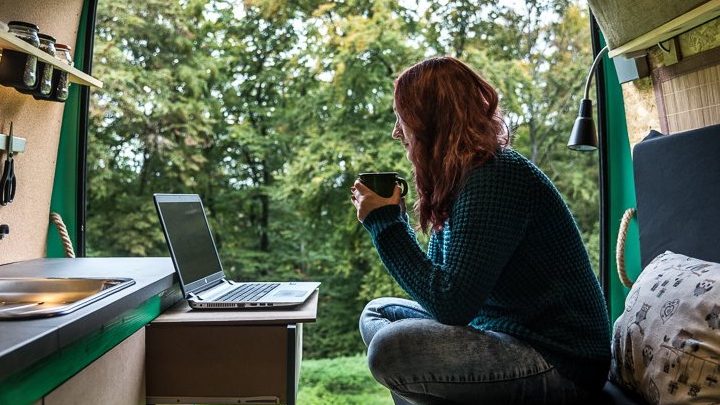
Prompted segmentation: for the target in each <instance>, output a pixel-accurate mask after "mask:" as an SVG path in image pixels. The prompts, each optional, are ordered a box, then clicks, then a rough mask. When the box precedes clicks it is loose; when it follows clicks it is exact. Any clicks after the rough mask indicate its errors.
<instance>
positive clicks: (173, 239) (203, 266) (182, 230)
mask: <svg viewBox="0 0 720 405" xmlns="http://www.w3.org/2000/svg"><path fill="white" fill-rule="evenodd" d="M172 197H174V198H172ZM172 197H171V196H168V198H162V197H160V196H156V201H157V207H158V211H159V214H160V217H161V221H162V222H163V226H164V228H165V237H166V238H167V242H168V245H169V247H170V250H171V253H172V255H173V256H174V260H175V266H176V268H177V271H178V273H179V276H180V279H181V282H182V283H183V284H184V285H185V286H187V285H188V284H191V283H193V282H195V281H198V280H201V279H203V278H206V277H209V276H211V275H213V274H216V273H221V274H222V271H223V270H222V266H221V265H220V258H219V257H218V254H217V250H216V249H215V243H214V241H213V239H212V235H211V234H210V228H209V227H208V223H207V219H206V218H205V212H204V211H203V206H202V203H201V202H200V198H199V197H198V196H172ZM183 197H184V198H183ZM183 200H185V201H183ZM192 200H195V201H192Z"/></svg>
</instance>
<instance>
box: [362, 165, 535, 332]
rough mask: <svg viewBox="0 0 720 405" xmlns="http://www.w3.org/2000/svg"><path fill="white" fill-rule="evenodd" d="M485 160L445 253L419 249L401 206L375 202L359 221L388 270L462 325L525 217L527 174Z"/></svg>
mask: <svg viewBox="0 0 720 405" xmlns="http://www.w3.org/2000/svg"><path fill="white" fill-rule="evenodd" d="M488 166H490V167H481V168H479V169H476V170H475V172H473V173H472V174H471V176H470V177H469V178H468V181H467V183H466V185H465V187H464V188H463V190H462V191H461V192H460V194H459V195H458V197H457V199H456V201H455V203H454V204H453V207H452V210H451V215H450V219H449V221H448V223H447V224H446V226H449V227H450V232H449V238H448V240H445V241H443V245H444V249H446V251H445V255H444V256H445V260H442V258H438V257H437V255H433V256H435V257H434V258H435V261H433V260H431V258H430V257H429V256H428V255H427V254H426V253H425V252H423V250H422V249H421V248H420V246H419V245H418V243H417V239H416V237H415V233H414V232H413V230H412V229H411V228H410V226H409V225H408V224H407V223H406V222H404V221H402V219H401V217H400V209H399V207H398V206H385V207H381V208H378V209H376V210H374V211H372V212H371V213H370V214H369V215H368V216H367V218H365V221H364V222H363V225H364V226H365V228H366V229H367V230H368V232H369V233H370V235H371V237H372V240H373V243H374V245H375V247H376V249H377V251H378V254H379V255H380V259H381V260H382V261H383V263H384V264H385V267H386V268H387V270H388V272H389V273H390V274H391V275H392V277H393V278H394V279H395V280H396V281H397V282H398V284H400V286H401V287H402V288H403V289H404V290H405V291H406V292H407V293H408V294H409V295H410V296H411V297H412V298H413V299H415V300H416V301H417V302H418V303H419V304H420V305H422V306H423V308H425V309H426V310H427V311H428V312H429V313H430V314H432V315H433V317H434V318H435V319H436V320H438V321H439V322H442V323H445V324H452V325H467V324H468V323H469V322H470V321H471V320H472V319H473V318H474V317H475V316H476V315H477V312H478V310H479V308H480V306H481V305H482V304H483V303H484V302H485V300H486V299H487V297H488V295H489V294H490V292H491V291H492V290H493V288H494V286H495V283H496V281H497V280H498V278H499V277H500V274H501V273H502V270H503V268H504V267H505V265H506V264H507V263H508V261H509V260H510V259H511V257H512V255H513V252H514V251H515V250H516V248H517V246H518V245H519V243H520V242H521V241H522V239H523V237H524V234H525V229H526V227H527V223H528V221H529V217H530V213H529V211H530V208H529V205H530V190H529V189H530V187H529V186H528V181H527V177H526V176H523V173H522V171H518V170H514V171H513V170H504V169H502V168H498V167H497V166H496V165H493V164H492V163H491V164H489V165H488ZM515 169H517V167H516V168H515ZM446 236H448V235H446Z"/></svg>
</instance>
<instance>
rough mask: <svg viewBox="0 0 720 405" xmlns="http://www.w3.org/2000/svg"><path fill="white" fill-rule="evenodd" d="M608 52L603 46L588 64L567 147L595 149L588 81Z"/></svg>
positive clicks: (588, 150) (596, 141) (586, 149)
mask: <svg viewBox="0 0 720 405" xmlns="http://www.w3.org/2000/svg"><path fill="white" fill-rule="evenodd" d="M607 52H608V47H607V46H606V47H604V48H603V49H601V50H600V52H598V54H597V56H595V60H594V61H593V63H592V66H590V71H589V72H588V75H587V79H586V80H585V97H583V99H582V101H581V102H580V111H579V112H578V117H577V118H576V119H575V124H574V125H573V128H572V132H571V133H570V140H569V141H568V145H567V146H568V148H570V149H572V150H579V151H582V152H591V151H594V150H595V149H597V145H598V140H597V133H596V132H595V122H594V121H593V117H592V113H593V111H592V100H590V82H591V81H592V78H593V75H594V73H595V69H597V66H598V64H600V61H601V60H602V58H603V56H605V54H606V53H607Z"/></svg>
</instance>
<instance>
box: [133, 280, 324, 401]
mask: <svg viewBox="0 0 720 405" xmlns="http://www.w3.org/2000/svg"><path fill="white" fill-rule="evenodd" d="M317 300H318V292H317V291H315V293H313V295H311V296H310V298H308V300H307V301H306V302H305V303H304V304H303V305H301V306H299V307H297V308H295V309H292V310H286V309H276V310H270V309H267V310H246V311H227V310H226V311H192V310H190V308H189V307H188V306H187V303H186V302H185V301H182V302H181V303H179V304H178V305H176V306H174V307H172V308H170V309H169V310H168V311H166V312H165V313H163V314H162V315H160V316H159V317H157V318H156V319H155V320H154V321H153V322H152V323H151V324H149V325H148V326H147V329H146V336H147V338H146V345H147V348H146V360H145V361H146V383H147V402H148V403H150V404H160V403H233V404H238V403H240V404H242V403H252V404H266V403H272V404H287V405H295V398H296V395H297V384H298V378H299V375H300V362H301V360H302V324H303V323H304V322H314V321H315V319H316V316H317Z"/></svg>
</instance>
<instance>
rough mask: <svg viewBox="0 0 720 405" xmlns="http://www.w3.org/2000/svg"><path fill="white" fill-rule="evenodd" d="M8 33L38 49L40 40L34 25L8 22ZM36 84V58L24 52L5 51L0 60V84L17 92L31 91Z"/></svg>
mask: <svg viewBox="0 0 720 405" xmlns="http://www.w3.org/2000/svg"><path fill="white" fill-rule="evenodd" d="M8 28H9V32H10V33H11V34H13V35H15V36H16V37H18V38H20V39H21V40H23V41H25V42H27V43H29V44H30V45H32V46H34V47H36V48H39V47H40V38H39V37H38V27H37V25H35V24H31V23H26V22H23V21H10V22H9V23H8ZM36 82H37V57H35V56H32V55H28V54H26V53H24V52H17V51H11V50H5V51H4V52H3V55H2V59H0V84H3V85H6V86H12V87H15V88H16V89H18V90H32V89H33V88H35V84H36Z"/></svg>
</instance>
